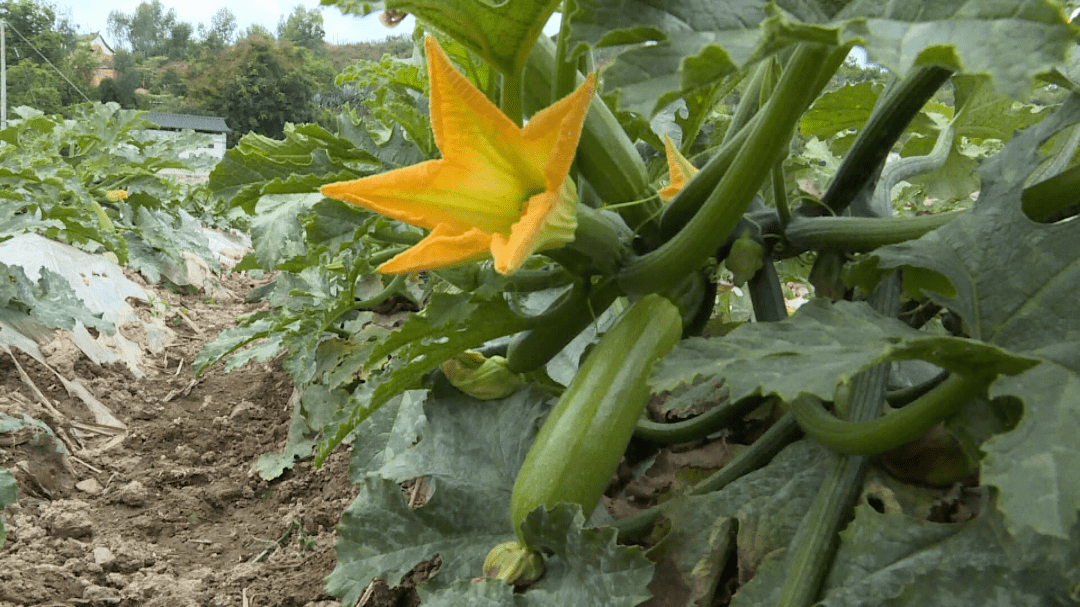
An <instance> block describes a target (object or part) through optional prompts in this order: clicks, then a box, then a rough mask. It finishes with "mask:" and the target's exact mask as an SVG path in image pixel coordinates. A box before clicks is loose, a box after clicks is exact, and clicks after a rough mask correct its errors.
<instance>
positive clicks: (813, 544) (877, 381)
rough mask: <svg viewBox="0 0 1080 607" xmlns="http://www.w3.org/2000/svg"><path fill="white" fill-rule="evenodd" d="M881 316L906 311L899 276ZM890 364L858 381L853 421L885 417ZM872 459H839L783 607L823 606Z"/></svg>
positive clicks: (808, 519) (803, 530) (793, 566)
mask: <svg viewBox="0 0 1080 607" xmlns="http://www.w3.org/2000/svg"><path fill="white" fill-rule="evenodd" d="M870 305H871V306H872V307H873V308H874V309H875V310H877V311H878V312H880V313H882V314H884V315H886V316H889V317H895V316H896V314H897V313H898V312H899V310H900V276H899V274H898V273H893V274H892V275H891V276H889V277H888V278H886V279H885V280H883V281H882V282H881V284H880V285H879V286H878V288H877V289H876V290H875V291H874V293H873V294H872V295H871V297H870ZM888 378H889V364H887V363H885V364H879V365H875V366H873V367H871V368H869V369H867V370H866V371H862V372H860V373H858V374H856V375H855V377H854V379H852V382H851V406H850V408H849V410H848V418H849V419H850V420H852V421H853V422H863V421H870V420H873V419H874V418H876V417H877V416H879V415H881V406H882V404H883V403H884V401H885V384H886V382H887V380H888ZM868 461H869V460H868V459H867V458H865V457H860V456H846V455H839V456H836V457H835V458H834V459H833V461H832V466H831V467H830V468H829V470H828V471H827V472H826V474H825V478H824V479H823V480H822V483H821V487H820V488H819V489H818V492H817V495H816V496H815V497H814V501H813V502H811V504H810V508H809V510H808V511H807V513H806V516H804V517H803V520H802V521H801V522H800V523H799V528H798V530H797V531H796V532H795V537H794V538H792V540H791V544H790V546H789V548H788V553H787V562H786V567H785V569H786V571H787V576H786V577H785V578H784V585H783V587H782V588H781V590H780V598H779V600H778V601H777V604H778V605H785V606H789V605H790V606H792V607H802V606H809V605H812V604H813V603H814V602H816V600H817V595H818V592H819V589H820V587H821V582H822V581H823V580H824V579H825V575H826V574H827V573H828V571H829V566H830V565H831V564H832V560H833V555H834V554H835V552H836V547H837V544H838V543H839V537H838V534H839V531H840V528H841V527H842V526H843V524H844V523H845V522H846V521H847V520H849V519H850V518H851V510H852V508H853V507H854V505H855V499H856V498H857V497H858V495H859V491H860V490H861V489H862V484H863V476H864V474H865V472H866V467H867V463H868Z"/></svg>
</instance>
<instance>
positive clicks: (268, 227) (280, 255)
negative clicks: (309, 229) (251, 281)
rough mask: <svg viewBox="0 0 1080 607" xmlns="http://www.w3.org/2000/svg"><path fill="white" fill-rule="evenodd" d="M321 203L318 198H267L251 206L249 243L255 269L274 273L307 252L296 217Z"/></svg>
mask: <svg viewBox="0 0 1080 607" xmlns="http://www.w3.org/2000/svg"><path fill="white" fill-rule="evenodd" d="M320 200H322V195H321V194H269V195H266V196H262V197H261V198H259V200H258V202H257V203H256V204H255V215H254V217H252V218H251V243H252V245H253V246H254V247H255V256H256V257H257V258H258V259H259V265H260V266H262V267H263V268H264V269H267V270H274V269H276V268H277V266H278V264H279V263H281V262H282V261H284V260H286V259H289V258H290V257H296V256H300V255H303V254H304V252H305V250H306V249H307V242H306V240H305V238H304V230H303V228H302V227H301V225H300V218H299V217H300V215H301V214H303V213H306V212H308V211H309V210H310V209H311V207H312V206H314V205H315V204H316V203H318V202H319V201H320Z"/></svg>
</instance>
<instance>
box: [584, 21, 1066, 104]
mask: <svg viewBox="0 0 1080 607" xmlns="http://www.w3.org/2000/svg"><path fill="white" fill-rule="evenodd" d="M578 7H579V9H578V11H577V12H576V13H575V14H574V15H573V16H572V20H571V24H572V29H571V35H572V38H573V40H574V41H575V42H578V43H585V44H590V45H594V46H616V45H629V50H627V51H625V52H623V53H622V54H620V55H619V57H618V59H617V60H616V62H615V63H614V64H613V65H612V66H611V67H610V68H609V69H608V70H607V71H606V72H605V83H604V84H605V88H606V90H609V91H610V90H618V91H619V93H620V94H619V103H620V105H621V106H622V107H625V108H627V109H631V110H634V111H637V112H639V113H641V114H644V115H647V116H649V115H652V114H653V113H654V112H656V111H657V110H659V109H660V108H662V107H664V106H666V105H667V104H668V103H670V102H671V101H673V100H674V99H675V98H677V97H678V96H681V95H683V94H686V93H688V92H690V91H694V90H697V89H699V88H703V87H707V86H711V85H712V84H713V83H715V82H716V81H717V80H718V79H720V78H723V77H725V76H726V75H728V74H730V73H731V72H733V71H735V70H737V69H740V68H743V67H745V66H747V65H748V64H750V63H753V62H755V61H757V60H758V59H760V58H761V57H763V56H765V55H766V54H768V53H771V52H774V51H776V50H777V49H779V48H782V47H784V46H787V45H789V44H792V43H795V42H801V41H811V42H826V43H831V44H845V43H855V44H859V45H861V46H863V47H865V48H866V50H867V53H868V55H869V58H870V60H871V61H873V62H874V63H877V64H879V65H883V66H885V67H888V68H889V69H890V70H892V71H893V72H895V73H897V74H899V75H901V76H903V75H905V74H906V73H907V72H908V71H909V70H910V69H911V68H912V67H913V66H916V65H921V64H928V63H933V64H941V65H946V66H950V67H953V68H955V69H957V70H959V71H963V72H967V73H975V74H988V75H990V76H992V77H993V78H994V80H995V82H996V84H997V85H998V86H999V88H1000V89H1001V90H1004V91H1007V92H1009V93H1012V94H1014V95H1018V94H1019V93H1021V92H1022V91H1024V90H1026V88H1027V86H1028V82H1029V81H1030V80H1031V78H1033V77H1034V76H1035V75H1037V74H1040V73H1043V72H1046V71H1048V70H1050V69H1051V68H1053V67H1056V66H1059V65H1062V64H1063V63H1064V61H1065V53H1066V51H1067V50H1068V49H1069V48H1070V47H1071V46H1072V44H1073V43H1074V41H1075V40H1076V33H1075V32H1074V31H1073V30H1072V29H1071V28H1070V27H1069V26H1068V25H1067V24H1066V23H1065V20H1064V16H1063V15H1062V13H1061V11H1060V9H1058V8H1057V7H1056V6H1054V5H1053V4H1052V3H1050V2H1048V1H1027V2H1020V3H1014V2H1000V1H997V0H944V1H941V2H934V3H933V4H932V5H927V4H926V3H925V2H922V1H921V0H901V1H897V2H888V3H882V2H879V1H877V0H854V1H852V2H836V1H834V0H780V1H779V2H776V3H775V4H774V3H773V2H766V1H765V0H733V1H732V2H714V3H701V2H696V1H694V0H674V1H668V2H657V1H655V0H625V1H623V2H616V3H611V2H604V1H602V0H579V1H578ZM1003 57H1009V60H1007V61H1005V60H1002V58H1003Z"/></svg>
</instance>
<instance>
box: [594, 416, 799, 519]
mask: <svg viewBox="0 0 1080 607" xmlns="http://www.w3.org/2000/svg"><path fill="white" fill-rule="evenodd" d="M801 435H802V430H800V429H799V424H797V423H796V422H795V418H794V417H793V416H792V415H791V414H790V413H788V414H785V415H784V416H783V417H781V418H780V419H779V420H777V421H776V423H774V424H773V425H772V427H770V428H769V429H768V430H766V431H765V434H762V435H761V437H760V438H758V439H757V440H756V441H754V443H753V444H752V445H750V446H749V447H747V448H746V449H744V450H742V451H740V452H739V454H738V455H736V456H735V458H734V459H732V460H731V461H730V462H728V463H727V464H724V467H723V468H721V469H719V470H717V471H716V472H714V473H713V474H711V475H710V476H709V477H708V478H706V479H704V480H702V481H701V482H699V483H698V484H696V485H694V486H693V487H692V488H691V489H690V491H689V494H690V495H702V494H704V493H710V492H712V491H719V490H720V489H723V488H724V487H726V486H727V485H728V484H729V483H731V482H733V481H735V480H737V479H739V478H741V477H743V476H745V475H747V474H749V473H751V472H753V471H754V470H757V469H758V468H761V467H762V466H764V465H765V464H768V463H769V462H770V461H771V460H772V458H773V457H774V456H776V454H777V453H779V452H780V450H781V449H783V448H784V447H786V446H788V445H790V444H791V443H793V442H795V441H796V440H798V438H799V436H801ZM673 503H676V502H675V501H668V502H664V503H663V504H659V505H656V506H653V507H652V508H649V509H648V510H643V511H641V512H638V513H637V514H635V515H633V516H628V517H626V518H624V519H620V520H617V521H615V522H614V523H613V524H612V526H613V527H615V528H616V529H618V530H619V539H620V540H625V539H634V538H637V537H641V536H643V535H645V534H646V533H648V532H649V529H651V528H652V526H653V523H655V522H656V519H658V518H660V515H662V514H663V513H664V511H665V510H667V508H668V507H670V504H673Z"/></svg>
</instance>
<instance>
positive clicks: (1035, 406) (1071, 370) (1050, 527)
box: [851, 96, 1080, 537]
mask: <svg viewBox="0 0 1080 607" xmlns="http://www.w3.org/2000/svg"><path fill="white" fill-rule="evenodd" d="M1077 121H1080V99H1078V98H1076V97H1075V96H1074V97H1072V98H1070V99H1069V100H1068V101H1067V102H1066V103H1065V104H1064V105H1063V106H1062V108H1061V109H1060V110H1059V111H1058V112H1057V113H1056V114H1055V115H1054V116H1051V117H1050V118H1047V119H1046V120H1045V121H1043V122H1042V123H1040V124H1038V125H1037V126H1034V127H1032V128H1030V129H1028V130H1027V131H1025V132H1024V133H1022V134H1020V135H1017V136H1016V137H1014V138H1013V139H1012V141H1010V143H1009V144H1008V145H1007V146H1006V147H1005V149H1003V150H1002V152H1001V153H1000V154H998V155H997V156H995V157H993V158H991V159H990V160H988V161H987V162H986V163H985V165H984V167H983V170H982V171H981V178H982V182H983V189H982V192H981V194H980V196H979V200H978V201H977V202H976V205H975V207H974V209H973V210H972V211H971V212H970V213H969V214H967V215H965V216H963V217H960V218H959V219H957V220H956V221H955V222H953V223H952V224H950V225H947V226H945V227H944V228H941V229H939V230H936V231H934V232H931V233H930V234H927V235H926V236H924V237H922V238H920V239H918V240H916V241H911V242H908V243H904V244H901V245H893V246H889V247H883V248H881V249H878V250H877V251H875V252H874V253H873V254H872V255H870V256H869V257H868V258H867V259H865V260H863V261H862V262H860V263H858V264H857V265H855V266H854V268H853V269H852V272H851V276H852V278H853V279H854V280H855V281H856V282H858V283H860V284H863V285H864V286H866V285H869V284H871V283H873V282H874V281H875V280H876V279H877V277H878V276H879V275H880V273H881V272H882V271H883V270H889V269H891V268H898V267H903V268H905V270H904V271H905V276H907V277H909V278H910V280H908V281H907V282H908V285H907V287H908V288H909V290H914V291H918V292H920V293H923V294H925V295H926V296H927V297H929V298H930V299H931V300H933V301H935V302H937V303H939V304H940V305H943V306H945V307H947V308H949V309H951V310H953V311H954V312H955V313H956V314H958V315H959V316H960V317H961V318H962V319H963V322H964V328H965V330H967V332H968V333H970V334H971V336H972V337H974V338H977V339H981V340H984V341H986V342H989V343H991V344H994V345H997V346H1000V347H1003V348H1007V349H1009V350H1010V351H1012V352H1015V353H1018V354H1023V355H1027V356H1034V357H1038V358H1042V359H1044V360H1047V361H1051V362H1052V363H1053V364H1052V365H1050V364H1049V363H1044V365H1043V366H1040V367H1037V368H1035V369H1033V370H1031V371H1029V372H1027V373H1025V374H1024V375H1021V376H1018V377H1016V378H1012V379H1010V380H1003V381H1001V382H999V383H998V384H997V385H996V386H995V387H994V393H995V394H1014V395H1015V396H1019V397H1020V398H1022V399H1023V400H1024V410H1025V413H1024V418H1023V420H1022V421H1021V423H1020V425H1019V426H1018V427H1017V429H1016V430H1014V431H1013V432H1010V433H1008V434H1005V435H1002V436H1001V437H999V438H997V439H994V440H992V441H990V442H988V443H987V444H986V445H984V449H985V450H986V452H987V457H988V461H989V463H988V465H987V468H986V470H985V471H986V474H987V475H988V476H987V479H988V480H989V481H991V482H993V483H994V484H995V485H997V486H998V487H1000V488H1001V489H1002V492H1003V494H1004V497H1003V498H1002V503H1001V508H1002V511H1003V512H1004V513H1005V515H1006V521H1007V522H1008V524H1009V528H1010V529H1011V530H1013V531H1014V532H1015V531H1017V530H1019V529H1022V528H1024V527H1031V528H1033V529H1035V530H1037V531H1039V532H1041V533H1046V534H1049V535H1055V536H1058V537H1062V534H1063V533H1064V532H1065V530H1067V529H1069V528H1070V527H1071V526H1072V524H1073V523H1074V522H1075V521H1076V520H1077V510H1078V509H1080V501H1078V500H1077V499H1076V496H1077V495H1080V493H1078V492H1080V476H1077V474H1076V472H1075V470H1076V468H1075V463H1074V462H1075V461H1076V457H1077V447H1076V434H1074V433H1071V432H1069V431H1068V428H1075V427H1077V422H1076V419H1077V416H1078V415H1080V413H1078V411H1080V405H1078V401H1077V400H1076V397H1075V389H1076V388H1075V386H1076V384H1077V381H1078V380H1077V376H1078V374H1080V348H1077V347H1076V344H1077V343H1080V315H1077V314H1076V311H1075V310H1076V294H1077V293H1078V292H1080V238H1077V234H1078V227H1077V223H1076V221H1075V220H1074V221H1065V222H1059V223H1055V224H1040V223H1034V222H1032V221H1030V220H1029V219H1028V218H1027V217H1026V216H1024V213H1023V211H1022V209H1021V197H1022V192H1023V187H1024V183H1025V180H1026V179H1027V177H1028V175H1029V174H1030V173H1031V172H1032V171H1034V170H1035V168H1036V167H1037V166H1038V165H1039V162H1040V160H1041V158H1040V155H1039V151H1038V148H1039V146H1040V145H1041V144H1042V142H1043V141H1045V140H1046V139H1048V138H1049V137H1050V136H1051V135H1052V134H1053V133H1055V132H1057V131H1059V130H1060V129H1062V128H1065V127H1067V126H1068V125H1070V124H1073V123H1075V122H1077ZM1058 430H1063V431H1064V432H1063V433H1058ZM1036 486H1037V487H1040V488H1041V489H1042V490H1047V491H1050V493H1049V494H1046V496H1045V497H1044V498H1042V499H1041V500H1040V501H1039V502H1038V504H1039V506H1038V507H1035V508H1033V507H1031V504H1030V502H1029V500H1030V498H1031V493H1030V492H1029V491H1030V490H1031V488H1032V487H1036Z"/></svg>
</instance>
